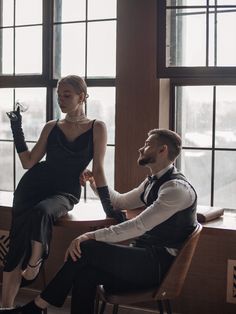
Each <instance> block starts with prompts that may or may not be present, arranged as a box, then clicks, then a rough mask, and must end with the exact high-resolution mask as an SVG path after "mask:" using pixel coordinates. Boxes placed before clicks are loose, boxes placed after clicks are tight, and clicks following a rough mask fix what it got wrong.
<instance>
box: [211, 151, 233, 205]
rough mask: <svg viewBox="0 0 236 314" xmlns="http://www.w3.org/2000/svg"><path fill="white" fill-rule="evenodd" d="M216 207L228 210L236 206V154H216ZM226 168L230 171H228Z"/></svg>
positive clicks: (219, 152)
mask: <svg viewBox="0 0 236 314" xmlns="http://www.w3.org/2000/svg"><path fill="white" fill-rule="evenodd" d="M215 157H216V158H215V191H214V198H215V200H214V205H215V206H223V207H226V208H227V207H228V208H235V206H236V193H235V190H236V172H235V171H232V170H233V169H235V164H236V152H221V151H218V152H216V155H215ZM226 166H227V169H228V171H226Z"/></svg>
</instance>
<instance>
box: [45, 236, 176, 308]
mask: <svg viewBox="0 0 236 314" xmlns="http://www.w3.org/2000/svg"><path fill="white" fill-rule="evenodd" d="M81 250H82V256H81V258H80V259H78V260H77V261H76V262H73V261H72V259H68V261H67V262H66V263H65V264H64V265H63V266H62V268H61V269H60V271H59V272H58V273H57V274H56V276H55V277H54V279H53V280H52V281H51V282H50V283H49V285H48V286H47V287H46V289H45V290H44V291H43V292H42V293H41V297H42V298H43V299H44V300H45V301H47V302H48V303H49V304H51V305H54V306H58V307H60V306H62V305H63V303H64V301H65V299H66V297H67V295H68V293H69V292H70V290H71V288H72V301H71V314H93V313H94V301H95V296H96V287H97V285H99V284H103V285H104V286H105V288H106V289H110V290H112V291H124V290H130V289H132V288H135V289H137V288H140V289H141V288H147V287H152V286H156V285H158V284H159V283H160V281H161V279H162V277H163V276H164V274H165V273H166V272H167V270H168V269H169V267H170V265H171V263H172V262H173V260H174V257H173V256H171V255H170V254H169V253H168V252H167V251H166V250H165V249H164V248H162V249H155V248H152V249H150V248H138V247H130V246H124V245H117V244H109V243H104V242H98V241H95V240H89V241H85V242H82V243H81Z"/></svg>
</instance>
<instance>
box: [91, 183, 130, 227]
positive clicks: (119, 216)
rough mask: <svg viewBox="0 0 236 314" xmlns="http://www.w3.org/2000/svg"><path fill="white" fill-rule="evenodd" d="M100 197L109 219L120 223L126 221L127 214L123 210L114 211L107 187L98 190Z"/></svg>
mask: <svg viewBox="0 0 236 314" xmlns="http://www.w3.org/2000/svg"><path fill="white" fill-rule="evenodd" d="M97 192H98V195H99V197H100V200H101V203H102V207H103V209H104V211H105V213H106V215H107V217H110V218H114V219H116V220H117V221H118V222H119V223H120V222H123V221H125V220H126V217H125V214H124V213H123V212H122V211H121V210H118V209H117V210H114V208H113V206H112V203H111V199H110V195H109V190H108V187H107V186H103V187H98V188H97Z"/></svg>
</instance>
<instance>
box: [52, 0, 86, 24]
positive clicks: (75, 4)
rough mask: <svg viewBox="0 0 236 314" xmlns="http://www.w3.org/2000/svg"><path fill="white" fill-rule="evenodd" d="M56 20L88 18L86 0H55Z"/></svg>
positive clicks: (66, 20) (65, 20)
mask: <svg viewBox="0 0 236 314" xmlns="http://www.w3.org/2000/svg"><path fill="white" fill-rule="evenodd" d="M54 10H55V14H54V21H55V22H68V21H81V20H85V18H86V0H55V1H54Z"/></svg>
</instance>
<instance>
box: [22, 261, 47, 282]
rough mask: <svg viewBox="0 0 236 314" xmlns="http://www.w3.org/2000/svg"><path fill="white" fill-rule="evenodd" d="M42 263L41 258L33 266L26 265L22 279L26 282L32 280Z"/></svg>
mask: <svg viewBox="0 0 236 314" xmlns="http://www.w3.org/2000/svg"><path fill="white" fill-rule="evenodd" d="M42 263H43V259H42V258H41V259H40V260H39V261H38V262H37V263H36V264H35V265H31V264H28V265H27V267H26V269H25V270H24V271H23V272H22V277H23V278H24V279H26V280H34V279H35V278H36V277H37V276H38V274H39V271H40V268H41V266H42Z"/></svg>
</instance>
